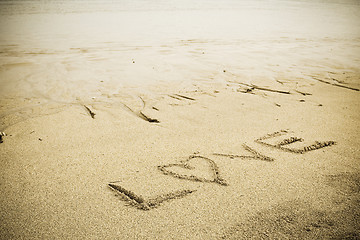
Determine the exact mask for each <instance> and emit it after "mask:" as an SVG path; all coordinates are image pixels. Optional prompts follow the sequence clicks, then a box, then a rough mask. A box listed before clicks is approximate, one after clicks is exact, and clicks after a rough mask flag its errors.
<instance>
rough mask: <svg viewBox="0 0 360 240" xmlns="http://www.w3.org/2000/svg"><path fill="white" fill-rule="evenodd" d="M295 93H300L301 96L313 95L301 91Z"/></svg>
mask: <svg viewBox="0 0 360 240" xmlns="http://www.w3.org/2000/svg"><path fill="white" fill-rule="evenodd" d="M295 92H297V93H300V94H301V95H303V96H307V95H312V94H311V93H307V92H301V91H299V90H295Z"/></svg>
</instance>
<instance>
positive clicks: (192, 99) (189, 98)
mask: <svg viewBox="0 0 360 240" xmlns="http://www.w3.org/2000/svg"><path fill="white" fill-rule="evenodd" d="M174 95H176V96H178V97H182V98H185V99H188V100H191V101H195V100H196V99H194V98H191V97H187V96H184V95H180V94H174Z"/></svg>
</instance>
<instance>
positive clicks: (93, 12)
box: [0, 0, 360, 103]
mask: <svg viewBox="0 0 360 240" xmlns="http://www.w3.org/2000/svg"><path fill="white" fill-rule="evenodd" d="M359 10H360V5H359V2H358V1H350V0H349V1H335V0H333V1H329V0H327V1H320V0H319V1H281V0H272V1H261V0H259V1H234V0H226V1H213V0H207V1H206V0H201V1H196V2H194V1H175V0H173V1H146V0H142V1H141V0H137V1H127V0H126V1H124V0H123V1H106V2H105V1H97V0H96V1H95V0H93V1H90V0H86V1H85V0H84V1H80V0H79V1H0V13H1V15H0V23H1V24H0V30H1V35H0V84H1V88H0V94H1V98H5V97H6V98H14V97H16V98H25V97H28V98H30V97H36V98H41V99H47V100H49V101H59V102H68V103H71V102H76V101H79V99H80V100H81V101H88V100H90V99H92V98H97V99H101V98H106V99H107V101H108V99H109V97H111V96H113V95H114V94H117V93H119V91H121V89H124V87H139V86H140V88H143V86H144V85H156V84H159V83H169V84H172V83H176V84H178V83H184V82H190V83H194V82H201V83H204V82H207V83H209V84H211V83H212V82H213V81H215V80H216V81H227V80H229V78H231V79H233V80H234V78H235V79H241V80H242V81H247V82H252V81H255V80H257V79H265V80H268V81H273V80H275V79H277V78H279V77H281V78H289V79H291V78H295V77H296V78H299V79H301V78H308V77H309V75H311V74H313V73H323V72H327V71H333V72H343V71H358V70H359V67H358V66H360V59H359V56H360V27H359V24H358V23H359V22H360V15H359V14H357V13H358V12H359ZM225 69H226V70H227V74H225V75H221V74H223V70H225Z"/></svg>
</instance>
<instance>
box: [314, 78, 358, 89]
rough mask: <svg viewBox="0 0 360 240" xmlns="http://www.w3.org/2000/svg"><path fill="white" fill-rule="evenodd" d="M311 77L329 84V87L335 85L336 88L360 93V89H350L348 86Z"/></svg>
mask: <svg viewBox="0 0 360 240" xmlns="http://www.w3.org/2000/svg"><path fill="white" fill-rule="evenodd" d="M311 77H312V78H313V79H315V80H317V81H319V82H322V83H326V84H329V85H333V86H336V87H342V88H347V89H350V90H354V91H360V89H358V88H353V87H348V86H345V85H341V84H337V83H332V82H328V81H325V80H323V79H319V78H316V77H313V76H311Z"/></svg>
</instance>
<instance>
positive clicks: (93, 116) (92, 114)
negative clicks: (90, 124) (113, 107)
mask: <svg viewBox="0 0 360 240" xmlns="http://www.w3.org/2000/svg"><path fill="white" fill-rule="evenodd" d="M84 107H85V109H86V110H87V111H88V112H89V114H90V116H91V117H92V118H93V119H95V115H96V114H95V113H94V112H93V111H91V109H90V108H88V107H87V106H86V105H84Z"/></svg>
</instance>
